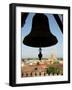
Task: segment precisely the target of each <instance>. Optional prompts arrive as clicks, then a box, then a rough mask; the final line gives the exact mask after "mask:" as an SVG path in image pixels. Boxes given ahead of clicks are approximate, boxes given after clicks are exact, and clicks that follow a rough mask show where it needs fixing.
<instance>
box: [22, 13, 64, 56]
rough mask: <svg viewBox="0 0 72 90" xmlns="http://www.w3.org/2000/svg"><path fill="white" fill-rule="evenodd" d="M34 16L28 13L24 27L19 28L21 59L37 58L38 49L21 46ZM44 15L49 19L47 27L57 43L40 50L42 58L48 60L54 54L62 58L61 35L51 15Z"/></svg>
mask: <svg viewBox="0 0 72 90" xmlns="http://www.w3.org/2000/svg"><path fill="white" fill-rule="evenodd" d="M34 15H35V13H30V14H29V15H28V17H27V19H26V22H25V24H24V26H23V27H22V28H21V33H22V35H21V36H22V38H21V39H22V41H21V42H22V58H37V57H38V53H39V51H38V50H39V48H34V47H29V46H26V45H24V44H23V39H24V37H25V36H27V35H28V34H29V33H30V31H31V27H32V18H33V16H34ZM45 15H46V16H47V17H48V19H49V26H50V30H51V33H52V34H53V35H55V36H56V37H57V39H58V43H57V44H56V45H54V46H51V47H46V48H42V54H43V57H44V58H45V57H46V58H48V57H50V55H51V54H55V55H56V56H57V57H63V35H62V33H61V31H60V28H59V26H58V24H57V23H56V21H55V19H54V17H53V15H52V14H47V13H45ZM59 17H60V18H61V19H62V15H59Z"/></svg>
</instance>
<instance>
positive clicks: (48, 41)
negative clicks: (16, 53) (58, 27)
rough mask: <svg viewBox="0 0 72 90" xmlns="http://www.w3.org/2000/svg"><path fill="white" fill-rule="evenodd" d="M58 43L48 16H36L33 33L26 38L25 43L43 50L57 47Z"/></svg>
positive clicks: (38, 14) (33, 22)
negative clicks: (51, 29) (43, 48)
mask: <svg viewBox="0 0 72 90" xmlns="http://www.w3.org/2000/svg"><path fill="white" fill-rule="evenodd" d="M57 42H58V40H57V38H56V37H55V36H54V35H53V34H52V33H51V32H50V28H49V20H48V18H47V16H46V15H44V14H40V13H37V14H35V15H34V17H33V21H32V28H31V32H30V33H29V34H28V35H27V36H26V37H25V38H24V40H23V43H24V44H25V45H27V46H31V47H36V48H37V47H38V48H41V47H49V46H52V45H55V44H56V43H57ZM40 54H41V51H40Z"/></svg>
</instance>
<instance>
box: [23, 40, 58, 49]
mask: <svg viewBox="0 0 72 90" xmlns="http://www.w3.org/2000/svg"><path fill="white" fill-rule="evenodd" d="M57 43H58V40H56V41H55V42H53V43H52V44H50V45H49V44H48V43H47V42H46V44H45V43H44V44H39V45H38V44H33V42H32V44H31V45H30V44H28V43H26V42H24V41H23V44H24V45H26V46H28V47H33V48H47V47H52V46H55V45H56V44H57Z"/></svg>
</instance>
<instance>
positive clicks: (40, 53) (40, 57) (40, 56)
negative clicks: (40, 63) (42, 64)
mask: <svg viewBox="0 0 72 90" xmlns="http://www.w3.org/2000/svg"><path fill="white" fill-rule="evenodd" d="M38 57H39V60H41V59H42V49H41V47H40V48H39V54H38Z"/></svg>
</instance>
